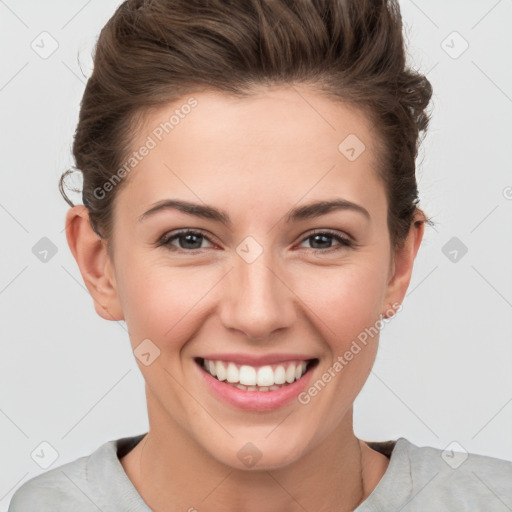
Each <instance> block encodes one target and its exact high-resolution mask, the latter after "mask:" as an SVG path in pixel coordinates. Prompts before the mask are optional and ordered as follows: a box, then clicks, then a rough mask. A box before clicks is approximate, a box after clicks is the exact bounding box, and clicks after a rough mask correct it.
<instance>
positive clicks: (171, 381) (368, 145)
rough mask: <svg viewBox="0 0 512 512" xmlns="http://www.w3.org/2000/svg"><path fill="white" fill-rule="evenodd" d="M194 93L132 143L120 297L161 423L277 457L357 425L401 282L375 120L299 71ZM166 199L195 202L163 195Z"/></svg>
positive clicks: (116, 239) (233, 455)
mask: <svg viewBox="0 0 512 512" xmlns="http://www.w3.org/2000/svg"><path fill="white" fill-rule="evenodd" d="M299 92H300V94H299ZM193 98H194V99H195V102H196V103H193V102H189V104H192V103H193V104H194V106H193V107H191V108H182V107H183V105H185V104H187V100H189V97H184V98H183V100H182V101H179V102H177V103H175V104H172V105H169V106H166V107H165V108H161V109H159V110H157V111H154V112H153V113H152V114H151V115H149V116H148V118H147V122H146V124H145V126H144V127H143V128H142V129H141V130H140V131H139V132H138V135H137V140H136V142H135V144H134V150H136V149H138V148H140V147H141V146H143V145H146V146H147V147H150V149H149V151H147V155H146V156H145V157H143V158H141V160H140V161H139V162H138V163H137V165H136V166H135V167H134V168H133V169H132V170H131V171H130V174H129V180H128V182H127V183H126V184H125V186H124V187H123V188H121V189H120V190H119V193H118V195H117V197H116V200H115V203H114V206H115V209H114V233H113V247H114V258H113V261H111V262H110V263H109V265H110V272H111V275H112V281H113V283H114V287H115V294H116V298H115V300H117V301H118V303H119V307H120V309H121V310H122V313H123V316H124V319H125V321H126V323H127V326H128V329H129V333H130V339H131V344H132V348H133V349H134V351H135V354H136V355H137V354H139V357H138V358H137V363H138V364H139V367H140V370H141V372H142V374H143V376H144V379H145V381H146V390H147V399H148V411H149V418H150V425H151V429H152V430H156V431H159V432H160V434H161V435H162V436H165V435H166V432H177V431H179V432H180V433H182V434H183V435H184V436H185V437H186V438H187V440H188V441H190V442H192V443H194V444H195V445H196V446H198V447H200V448H201V449H202V450H204V451H205V452H206V453H207V454H209V455H211V456H212V457H214V458H215V459H217V460H218V461H221V462H223V463H225V464H228V465H230V466H232V467H238V468H245V469H247V467H248V464H247V460H248V459H247V455H248V456H249V457H250V456H257V457H258V456H259V455H258V453H259V454H262V458H261V462H260V463H259V466H258V468H261V467H265V468H277V467H282V466H284V465H287V464H289V463H291V462H294V461H297V460H299V459H300V458H301V457H304V456H305V455H306V454H307V453H309V452H310V451H312V450H313V449H314V448H316V447H318V446H320V445H321V444H322V443H323V442H324V441H325V440H326V439H328V438H329V436H332V435H334V433H336V432H339V431H340V429H346V428H350V427H349V422H351V410H352V404H353V402H354V399H355V397H356V396H357V394H358V393H359V391H360V389H361V388H362V386H363V384H364V382H365V381H366V379H367V377H368V375H369V372H370V370H371V367H372V364H373V362H374V358H375V354H376V350H377V341H378V334H375V326H376V325H377V327H378V326H379V322H378V320H379V318H380V315H381V313H384V312H386V311H388V310H389V309H390V307H391V305H392V304H393V303H395V306H396V304H397V303H399V302H401V299H402V298H403V293H404V292H405V289H404V288H403V287H402V288H401V289H397V288H394V287H393V286H392V284H393V282H394V281H393V279H392V278H393V272H394V270H395V263H394V258H393V255H394V253H393V251H392V250H391V246H390V239H389V232H388V228H387V206H388V205H387V199H386V194H385V190H384V186H383V184H382V182H381V181H380V179H379V178H378V176H377V172H376V169H377V156H376V153H375V144H376V136H377V135H376V133H374V131H373V130H372V127H371V124H370V123H369V122H368V120H367V119H366V118H365V117H364V116H363V115H362V114H361V113H360V112H358V111H357V110H354V109H352V108H349V107H348V106H347V105H344V104H342V103H335V102H333V101H331V100H329V99H327V98H325V97H324V96H322V95H321V94H320V93H318V92H314V91H312V90H310V89H306V88H298V87H295V88H287V87H280V88H275V89H266V90H264V91H262V92H261V93H259V94H257V95H254V96H251V97H248V98H244V99H236V98H234V97H230V96H227V95H224V94H220V93H214V92H202V93H198V94H194V95H193ZM176 109H180V112H181V115H180V116H178V117H177V118H176V119H178V118H179V122H175V124H174V126H173V128H172V131H171V130H169V128H168V133H166V132H165V130H164V131H162V125H161V123H164V122H165V121H168V120H169V118H170V116H171V115H172V114H173V112H174V111H175V110H176ZM185 112H188V113H185ZM176 119H175V120H174V121H176ZM159 127H160V129H158V128H159ZM148 136H149V137H150V138H151V139H152V141H153V142H149V139H148ZM347 137H349V139H347ZM160 139H161V140H160ZM345 139H347V141H345V142H343V141H344V140H345ZM153 143H154V144H153ZM340 144H341V146H340ZM362 144H364V147H363V146H362ZM339 146H340V147H339ZM144 152H145V151H144ZM170 200H172V201H179V202H181V203H182V206H183V205H185V203H187V207H186V208H181V207H179V205H177V204H176V203H174V207H162V208H160V209H154V208H155V205H161V204H162V202H165V201H170ZM331 201H338V206H336V205H335V206H333V207H331V208H323V209H322V208H321V207H319V206H317V207H313V206H312V205H313V204H316V203H321V202H331ZM152 209H153V211H152V212H151V210H152ZM194 211H195V213H196V214H194ZM148 212H149V213H148ZM212 212H213V213H212ZM106 318H107V317H106ZM372 328H373V330H372V331H371V332H372V333H373V336H369V335H368V332H369V331H368V330H369V329H372ZM365 329H366V331H365ZM364 332H366V333H367V335H366V343H363V341H362V340H363V338H364V337H365V336H364V334H362V333H364ZM354 342H356V345H357V346H358V347H359V350H358V349H357V348H356V347H355V345H354ZM349 353H351V354H352V357H350V354H349ZM141 354H145V355H142V356H141ZM205 360H206V366H207V367H208V369H209V370H211V372H212V373H215V374H216V377H214V376H212V375H210V373H208V372H207V371H206V370H205V369H204V364H205V363H204V361H205ZM336 363H338V364H336ZM304 370H306V371H305V373H304V374H303V372H304ZM329 376H330V378H329ZM297 377H299V378H298V380H295V379H296V378H297ZM219 379H224V380H223V381H221V380H219ZM228 380H231V381H233V382H232V383H228ZM236 381H238V382H241V383H242V386H239V387H238V388H237V387H236ZM283 381H284V382H283ZM290 381H294V382H293V383H292V382H290ZM244 382H245V384H243V383H244ZM258 383H259V386H258ZM315 383H316V386H315ZM255 384H256V386H257V387H256V388H254V385H255ZM251 386H252V387H251ZM276 386H277V388H276ZM243 387H246V389H243ZM260 388H263V389H262V390H261V391H260V390H259V389H260ZM315 389H316V392H315ZM247 443H250V444H247ZM244 457H245V458H244Z"/></svg>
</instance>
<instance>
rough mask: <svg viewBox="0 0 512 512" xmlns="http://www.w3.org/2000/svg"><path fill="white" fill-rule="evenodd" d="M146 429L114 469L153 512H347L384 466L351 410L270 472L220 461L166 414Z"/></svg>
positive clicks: (153, 419)
mask: <svg viewBox="0 0 512 512" xmlns="http://www.w3.org/2000/svg"><path fill="white" fill-rule="evenodd" d="M152 412H153V413H154V412H155V410H153V411H152ZM150 426H151V427H150V429H149V432H148V434H147V435H146V436H145V437H144V439H143V440H142V441H141V442H140V443H139V444H138V445H137V446H136V447H135V448H134V449H133V450H132V451H131V452H130V453H128V454H127V455H126V456H125V457H123V458H122V459H121V464H122V465H123V468H124V469H125V471H126V473H127V475H128V477H129V478H130V480H131V481H132V482H133V484H134V486H135V488H136V489H137V491H138V492H139V494H140V495H141V496H142V498H143V499H144V501H145V502H146V504H147V505H148V506H149V507H150V508H151V509H152V510H155V511H159V512H174V511H178V510H179V511H184V510H186V511H188V510H190V511H193V510H200V511H201V512H234V511H237V512H256V511H261V510H280V511H282V512H303V511H304V510H315V511H318V512H323V511H331V510H337V511H340V512H341V511H345V510H347V511H348V510H354V508H356V507H357V506H358V505H359V504H360V503H361V502H362V501H364V499H365V498H366V497H367V496H368V495H369V494H370V493H371V492H372V490H373V489H374V487H375V486H376V485H377V483H378V481H379V480H380V478H381V477H382V475H383V474H384V472H385V470H386V468H387V463H388V459H387V458H386V457H384V456H383V455H381V454H379V453H377V452H375V451H374V450H371V449H370V448H369V447H368V446H367V445H366V444H365V443H363V442H360V441H359V440H358V439H357V438H356V437H355V435H354V433H353V430H352V409H350V410H349V411H348V412H347V414H346V417H345V418H343V421H342V422H341V423H340V426H339V428H337V429H336V430H334V431H333V432H332V433H331V434H330V435H329V436H328V437H327V438H326V439H324V440H323V442H322V443H320V444H319V445H318V446H315V447H314V448H313V449H311V450H310V451H309V452H307V453H306V454H305V455H304V456H303V457H301V458H300V459H299V460H297V461H295V462H292V463H290V464H288V465H286V466H285V467H282V468H277V469H271V470H264V469H263V470H239V469H236V468H233V467H230V466H227V465H225V464H223V463H221V462H220V461H218V460H217V459H215V458H213V457H212V456H210V454H209V453H207V452H205V450H204V449H203V448H202V447H201V446H199V445H198V444H197V443H196V442H195V441H194V439H191V437H190V435H189V434H188V433H187V432H186V431H184V430H183V429H182V428H181V427H180V426H179V425H177V424H176V423H175V422H173V421H172V420H171V419H170V418H169V417H168V416H166V417H163V416H162V417H160V416H159V415H155V414H153V415H152V414H150Z"/></svg>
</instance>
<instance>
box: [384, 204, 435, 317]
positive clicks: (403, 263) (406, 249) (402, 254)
mask: <svg viewBox="0 0 512 512" xmlns="http://www.w3.org/2000/svg"><path fill="white" fill-rule="evenodd" d="M424 230H425V217H424V216H423V215H421V214H420V215H418V216H416V217H415V219H414V221H413V223H412V225H411V228H410V229H409V234H408V235H407V238H406V239H405V241H404V244H403V246H401V247H400V248H397V249H396V250H395V251H394V254H393V260H392V264H391V267H392V274H391V277H390V279H389V281H388V288H387V292H386V300H385V303H386V304H387V305H388V306H387V307H388V310H387V311H388V312H389V308H391V309H394V308H393V306H392V305H393V304H401V303H402V302H403V300H404V297H405V294H406V292H407V288H408V287H409V283H410V281H411V275H412V269H413V265H414V259H415V258H416V254H417V253H418V250H419V248H420V245H421V241H422V239H423V233H424ZM383 314H384V312H383ZM391 316H392V315H391ZM387 317H388V318H389V316H387Z"/></svg>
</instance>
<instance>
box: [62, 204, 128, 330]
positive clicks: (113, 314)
mask: <svg viewBox="0 0 512 512" xmlns="http://www.w3.org/2000/svg"><path fill="white" fill-rule="evenodd" d="M66 239H67V241H68V245H69V248H70V250H71V252H72V254H73V256H74V258H75V260H76V262H77V264H78V267H79V269H80V273H81V274H82V278H83V280H84V283H85V286H86V287H87V289H88V290H89V293H90V294H91V296H92V299H93V301H94V309H95V310H96V313H98V315H100V316H101V317H102V318H104V319H105V320H115V321H117V320H123V319H124V315H123V311H122V308H121V303H120V301H119V297H118V294H117V289H116V283H115V280H114V278H113V273H112V272H110V268H111V266H112V262H111V261H110V259H109V256H108V253H107V247H106V243H105V241H104V240H102V239H101V238H100V237H99V236H98V235H97V234H96V233H95V232H94V230H93V229H92V227H91V224H90V221H89V212H88V210H87V208H86V207H85V206H82V205H78V206H74V207H72V208H70V209H69V210H68V212H67V214H66Z"/></svg>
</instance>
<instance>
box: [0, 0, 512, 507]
mask: <svg viewBox="0 0 512 512" xmlns="http://www.w3.org/2000/svg"><path fill="white" fill-rule="evenodd" d="M119 3H120V2H118V1H112V0H107V1H105V0H104V1H101V2H100V1H99V0H89V1H69V0H68V1H64V0H53V1H51V2H49V1H46V2H35V1H23V0H18V1H14V0H8V1H0V38H1V44H2V60H1V77H0V104H1V107H0V108H1V112H2V123H1V136H0V145H1V146H0V147H1V151H0V154H1V156H2V166H1V171H0V172H1V173H2V174H1V187H0V221H1V226H2V242H3V243H2V244H1V245H0V251H1V262H2V265H1V268H0V301H1V322H0V329H1V335H2V338H1V339H2V357H1V358H0V365H1V368H0V372H1V373H0V375H1V379H2V383H1V384H2V397H1V403H0V413H1V414H0V423H1V428H2V431H3V436H2V439H1V444H2V446H1V449H2V461H1V465H2V468H1V471H2V475H3V479H2V482H1V485H0V510H7V507H8V502H9V500H10V498H11V496H12V493H13V492H14V490H15V489H16V488H17V487H18V486H19V485H21V484H22V483H24V482H25V481H26V480H28V479H29V478H32V477H33V476H35V475H37V474H39V473H41V472H43V471H46V470H47V469H51V468H54V467H56V466H58V465H61V464H64V463H65V462H68V461H71V460H74V459H76V458H77V457H80V456H84V455H88V454H90V453H91V452H92V451H93V450H95V449H96V448H97V447H98V446H99V445H100V444H102V443H104V442H106V441H107V440H110V439H115V438H119V437H122V436H125V435H135V434H138V433H141V432H144V431H146V430H147V428H148V424H147V418H146V409H145V397H144V385H143V384H144V381H143V379H142V377H141V375H140V373H139V370H138V367H137V365H136V363H135V359H134V356H133V354H132V352H131V349H130V344H129V340H128V335H127V332H126V326H125V325H124V323H123V322H108V321H105V320H103V319H101V318H100V317H99V316H97V315H96V313H95V311H94V308H93V302H92V299H91V298H90V296H89V294H88V292H87V290H86V288H85V286H84V285H83V282H82V279H81V276H80V272H79V269H78V266H77V265H76V262H75V260H74V259H73V257H72V255H71V252H70V251H69V248H68V246H67V242H66V238H65V232H64V218H65V214H66V211H67V209H68V206H67V204H66V203H65V202H64V200H63V199H62V198H61V196H60V194H59V192H58V186H57V185H58V178H59V176H60V174H61V173H62V172H63V171H64V170H65V169H67V168H68V167H69V166H70V165H71V164H72V159H71V151H70V148H71V143H72V136H73V132H74V129H75V126H76V122H77V118H78V108H79V103H80V99H81V95H82V92H83V88H84V86H85V82H86V77H87V76H89V74H90V72H91V69H92V58H91V50H92V47H93V45H94V43H95V40H96V37H97V36H98V34H99V31H100V29H101V28H102V26H103V25H104V24H105V23H106V21H107V20H108V19H109V17H110V16H111V15H112V14H113V12H114V10H115V8H116V7H117V5H118V4H119ZM401 6H402V14H403V18H404V22H405V25H406V32H407V40H408V44H409V51H410V54H411V62H412V64H413V65H414V66H416V67H418V68H419V69H420V70H421V71H422V72H424V73H427V74H428V78H429V79H430V80H431V82H432V84H433V87H434V98H433V102H432V109H433V110H432V112H433V118H432V121H431V125H430V131H429V133H428V135H427V138H426V140H425V142H424V145H423V148H422V150H421V153H420V157H419V159H418V179H419V186H420V194H421V203H420V205H421V206H422V207H423V208H424V209H425V211H426V212H427V214H429V215H430V216H431V217H432V218H433V220H434V221H435V222H436V226H435V228H427V231H426V236H425V238H424V241H423V244H422V247H421V249H420V251H419V255H418V257H417V261H416V266H415V269H414V273H413V277H412V281H411V285H410V288H409V291H408V295H407V297H406V300H405V302H404V309H403V311H402V312H401V313H399V315H398V317H397V318H396V319H395V320H393V321H392V322H391V323H390V324H388V325H386V327H385V328H384V329H383V331H382V333H381V345H380V348H379V353H378V356H377V361H376V364H375V367H374V369H373V372H372V374H371V375H370V377H369V379H368V382H367V383H366V385H365V387H364V388H363V391H362V392H361V394H360V396H359V397H358V398H357V401H356V405H355V431H356V434H357V435H358V436H360V437H361V438H363V439H367V440H386V439H395V438H397V437H399V436H403V437H406V438H408V439H409V440H411V441H412V442H414V443H415V444H418V445H430V446H435V447H438V448H442V449H444V448H445V447H447V446H450V447H452V448H453V447H454V446H455V447H458V446H459V445H460V447H462V448H463V449H466V450H467V451H469V452H474V453H480V454H484V455H490V456H494V457H500V458H504V459H509V460H512V435H511V426H512V372H511V362H512V343H511V341H512V322H511V319H512V265H511V262H512V230H511V226H512V173H511V170H510V162H511V161H512V158H511V156H512V155H511V146H512V144H511V142H512V133H511V132H512V128H511V122H510V121H511V112H512V71H511V67H510V51H509V49H510V48H511V47H512V36H511V32H510V30H509V28H510V26H511V25H512V1H511V0H500V1H496V0H482V1H476V0H474V1H471V2H468V1H462V0H458V1H453V0H452V1H450V2H446V1H441V0H436V1H432V0H431V1H426V0H422V1H420V0H416V1H415V2H413V1H411V0H403V1H402V2H401ZM44 31H46V32H48V33H49V34H50V35H51V36H48V35H42V36H41V35H40V34H41V33H42V32H44ZM454 31H456V32H457V33H458V34H459V35H457V34H453V32H454ZM52 39H54V40H55V41H56V42H57V44H58V48H57V49H56V51H55V52H54V53H52V54H51V55H49V56H47V55H43V56H41V53H42V52H44V51H46V52H49V50H51V48H52V46H51V45H52V44H55V43H52ZM33 41H34V43H33ZM466 42H467V44H468V45H469V46H468V48H467V49H466V50H465V51H464V52H462V50H464V48H465V46H466ZM31 45H33V46H34V47H35V48H37V51H38V52H39V53H37V52H36V51H35V50H34V49H33V47H32V46H31ZM43 57H46V58H43ZM77 57H78V58H77ZM84 75H85V76H84ZM72 197H78V196H72ZM43 237H47V238H48V239H49V240H50V241H51V243H52V244H53V245H54V246H55V248H54V251H56V252H55V254H54V255H52V253H51V252H50V253H49V254H48V256H47V261H46V262H44V261H41V260H40V259H39V258H38V257H37V252H38V250H41V246H40V245H38V244H45V243H46V244H47V243H48V242H45V241H43V242H41V239H42V238H43ZM453 237H456V240H455V241H454V240H452V241H450V240H451V239H452V238H453ZM462 244H463V245H464V246H465V247H466V248H467V253H466V254H464V255H463V254H462V253H463V250H462V249H463V246H462ZM34 247H36V249H33V248H34ZM454 250H456V251H457V258H456V260H455V261H453V259H454V256H455V253H454V252H453V251H454ZM34 253H36V254H34ZM43 442H46V443H49V445H51V446H48V445H47V444H43V445H41V443H43ZM453 442H456V443H458V445H453V444H452V443H453ZM54 451H55V454H56V457H57V458H56V459H55V460H54V461H53V462H52V460H53V459H52V454H54ZM38 454H39V456H38ZM50 463H51V465H49V466H48V467H47V468H46V469H43V467H42V465H43V466H44V465H48V464H50Z"/></svg>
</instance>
